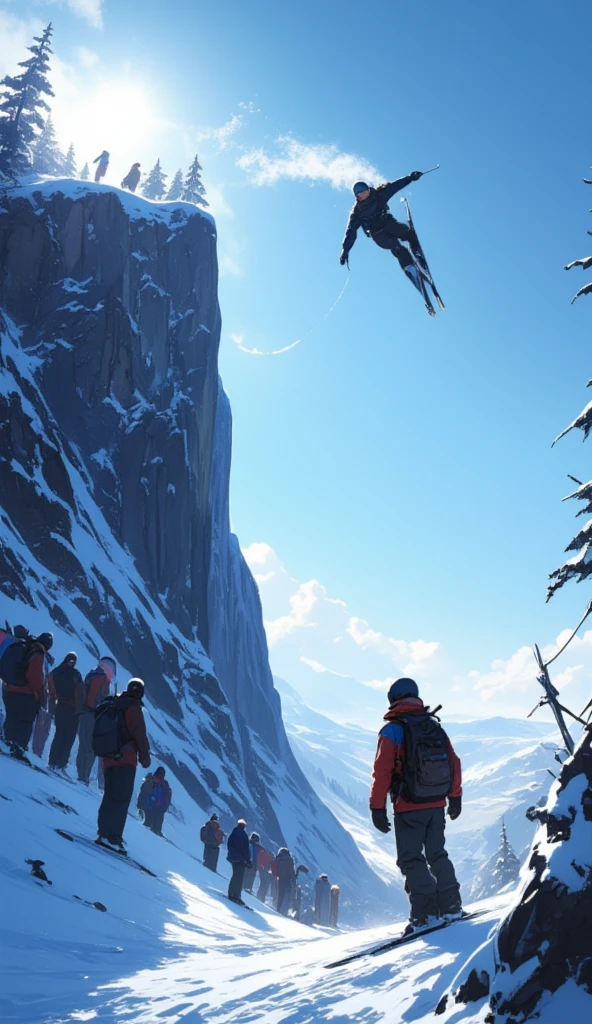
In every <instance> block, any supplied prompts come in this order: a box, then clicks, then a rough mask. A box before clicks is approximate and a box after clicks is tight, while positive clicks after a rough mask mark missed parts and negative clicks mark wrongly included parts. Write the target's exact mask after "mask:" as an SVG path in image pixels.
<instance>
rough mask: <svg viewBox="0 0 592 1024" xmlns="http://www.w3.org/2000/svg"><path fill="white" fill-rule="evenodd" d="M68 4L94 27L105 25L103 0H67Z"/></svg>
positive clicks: (73, 11)
mask: <svg viewBox="0 0 592 1024" xmlns="http://www.w3.org/2000/svg"><path fill="white" fill-rule="evenodd" d="M66 6H67V7H69V8H70V10H71V11H72V13H73V14H76V15H77V16H78V17H79V18H82V19H83V20H84V21H88V23H89V25H92V26H93V28H102V27H103V0H66Z"/></svg>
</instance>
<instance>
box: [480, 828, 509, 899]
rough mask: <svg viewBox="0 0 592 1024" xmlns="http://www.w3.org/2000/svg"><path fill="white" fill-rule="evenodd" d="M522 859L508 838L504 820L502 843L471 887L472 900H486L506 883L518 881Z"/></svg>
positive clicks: (499, 890)
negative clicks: (518, 856) (519, 858)
mask: <svg viewBox="0 0 592 1024" xmlns="http://www.w3.org/2000/svg"><path fill="white" fill-rule="evenodd" d="M519 875H520V861H519V860H518V858H517V856H516V854H515V853H514V850H513V849H512V847H511V845H510V842H509V840H508V833H507V831H506V825H505V822H503V821H502V834H501V840H500V845H499V846H498V848H497V850H496V851H495V853H494V855H493V857H490V858H489V860H488V861H487V863H486V864H485V866H484V867H483V868H481V869H480V871H479V874H478V875H477V877H476V878H475V882H474V883H473V887H472V889H471V900H484V899H487V897H488V896H495V895H496V893H498V892H501V890H502V889H504V888H505V886H506V885H511V884H513V883H514V882H517V881H518V877H519Z"/></svg>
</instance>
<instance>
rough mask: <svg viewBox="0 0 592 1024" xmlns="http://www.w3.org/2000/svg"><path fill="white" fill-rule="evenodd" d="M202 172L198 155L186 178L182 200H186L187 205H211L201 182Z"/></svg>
mask: <svg viewBox="0 0 592 1024" xmlns="http://www.w3.org/2000/svg"><path fill="white" fill-rule="evenodd" d="M201 170H202V167H201V164H200V162H199V160H198V159H197V154H196V155H195V160H194V161H193V163H192V164H191V167H190V168H189V171H188V173H187V177H186V178H185V185H184V187H183V195H182V196H181V199H184V200H185V202H187V203H195V204H196V205H197V206H209V205H210V204H209V203H208V201H207V199H206V190H205V188H204V185H203V182H202V180H201Z"/></svg>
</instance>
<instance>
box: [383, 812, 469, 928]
mask: <svg viewBox="0 0 592 1024" xmlns="http://www.w3.org/2000/svg"><path fill="white" fill-rule="evenodd" d="M445 826H446V817H445V813H444V808H443V807H436V808H428V809H424V808H418V810H416V811H400V812H399V813H398V814H395V839H396V842H397V864H398V866H399V868H400V870H401V872H402V874H403V876H404V878H405V891H406V893H407V895H408V896H409V901H410V903H411V918H412V920H414V921H420V920H422V919H423V918H425V917H429V916H430V915H438V914H450V913H455V912H456V911H458V910H460V908H461V897H460V887H459V884H458V882H457V880H456V874H455V872H454V867H453V865H452V861H451V860H450V858H449V857H448V854H447V852H446V849H445V846H444V830H445Z"/></svg>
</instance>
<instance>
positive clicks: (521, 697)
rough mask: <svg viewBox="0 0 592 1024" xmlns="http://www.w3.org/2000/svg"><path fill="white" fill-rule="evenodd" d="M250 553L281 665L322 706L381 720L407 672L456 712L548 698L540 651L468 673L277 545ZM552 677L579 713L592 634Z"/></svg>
mask: <svg viewBox="0 0 592 1024" xmlns="http://www.w3.org/2000/svg"><path fill="white" fill-rule="evenodd" d="M244 555H245V558H246V560H247V562H248V564H249V566H250V567H251V570H252V571H253V573H254V574H255V578H256V580H257V583H258V586H259V590H260V593H261V600H262V604H263V614H264V619H265V628H266V631H267V637H268V642H269V647H270V659H271V665H272V668H273V670H274V672H275V674H276V675H278V676H280V677H282V678H283V679H286V680H287V681H288V682H289V683H291V685H292V686H294V687H296V689H297V690H299V691H300V693H301V694H302V696H303V697H304V699H305V700H306V701H307V702H308V704H309V705H310V706H311V707H313V708H317V709H318V710H319V711H325V712H326V713H329V714H331V715H332V716H333V717H337V718H339V717H341V718H343V719H347V720H349V721H359V722H360V723H362V722H365V723H366V724H369V723H374V724H375V723H376V721H380V715H381V713H382V712H383V711H384V710H385V708H384V705H385V696H386V692H387V690H388V687H389V684H390V683H391V682H392V680H393V679H395V678H396V677H397V676H402V675H405V676H411V677H412V678H414V679H416V680H417V682H418V684H419V686H420V690H421V693H422V695H423V696H424V697H425V699H426V701H427V702H428V703H429V704H431V705H432V707H434V706H435V705H436V704H443V705H444V711H445V714H446V715H447V716H451V715H452V716H455V715H456V716H459V717H463V718H471V717H473V718H483V717H490V716H492V715H503V716H506V717H520V716H525V715H526V714H528V712H529V711H530V710H531V709H532V708H533V707H534V705H535V704H536V703H537V701H538V700H539V698H540V697H541V696H542V690H541V689H540V687H539V686H538V684H537V681H536V676H537V665H536V662H535V660H534V656H533V653H532V650H531V648H530V647H526V646H524V647H521V648H519V649H518V650H517V651H515V652H514V653H513V654H511V655H510V657H508V658H507V659H501V658H496V659H494V660H492V662H491V667H490V669H489V670H486V671H484V672H481V671H470V672H465V671H462V672H461V671H459V668H458V662H457V660H456V659H454V658H453V657H451V653H450V652H449V651H447V650H446V649H445V648H444V646H443V644H442V643H441V642H440V641H438V640H424V639H415V640H404V639H399V638H398V637H397V636H396V635H394V636H393V635H390V633H386V632H384V631H381V630H377V629H374V628H373V627H372V626H371V624H369V623H368V622H367V621H366V620H364V619H363V618H361V617H360V616H357V615H353V614H352V613H351V611H350V609H349V608H348V606H347V604H346V603H345V602H344V601H341V600H338V599H335V598H332V597H330V596H329V593H328V591H327V589H326V588H325V587H324V586H323V585H322V584H321V583H320V582H319V581H318V580H315V579H312V580H309V581H308V582H306V583H301V582H299V581H298V580H296V579H294V578H293V577H292V576H291V575H290V574H289V573H288V572H287V570H286V568H285V566H284V565H283V564H282V562H281V560H280V559H279V558H278V556H277V554H276V552H275V551H274V550H273V548H271V547H270V546H269V545H268V544H263V543H255V544H251V545H250V547H248V548H247V549H246V550H245V551H244ZM569 635H570V634H569V632H568V631H565V632H563V633H561V634H560V636H559V637H558V638H557V641H556V642H555V643H554V644H550V645H549V646H548V647H545V648H544V649H543V650H542V654H543V657H544V658H546V659H548V658H551V657H552V656H553V654H554V653H555V652H556V651H557V650H558V649H559V648H560V647H561V645H562V644H563V643H565V641H566V640H567V638H568V637H569ZM551 677H552V680H553V683H554V684H555V685H556V686H557V688H558V689H559V690H560V692H561V699H562V702H563V703H565V704H566V706H567V707H569V708H571V709H572V711H574V712H576V713H578V714H579V713H580V712H581V710H582V709H583V707H584V706H585V704H586V703H587V702H588V700H589V699H590V697H592V685H591V679H592V630H590V631H588V632H586V633H584V634H583V635H582V636H581V637H576V639H575V640H573V642H572V643H571V644H570V646H569V647H568V649H567V651H566V652H565V654H564V655H562V657H561V659H560V660H558V661H557V663H556V665H553V666H552V667H551ZM538 714H539V716H540V717H541V718H542V717H543V715H545V714H546V712H539V713H538ZM537 717H538V716H537ZM547 717H548V715H547Z"/></svg>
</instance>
